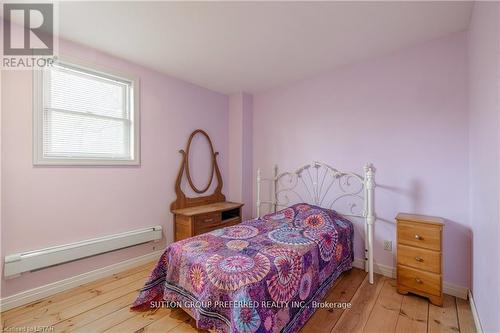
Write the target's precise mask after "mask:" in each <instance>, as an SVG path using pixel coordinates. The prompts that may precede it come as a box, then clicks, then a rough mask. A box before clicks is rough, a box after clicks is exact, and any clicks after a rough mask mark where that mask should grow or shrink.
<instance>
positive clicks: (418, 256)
mask: <svg viewBox="0 0 500 333" xmlns="http://www.w3.org/2000/svg"><path fill="white" fill-rule="evenodd" d="M397 257H398V264H400V265H405V266H410V267H413V268H417V269H423V270H425V271H429V272H432V273H436V274H441V253H440V252H435V251H431V250H425V249H421V248H417V247H411V246H407V245H398V256H397Z"/></svg>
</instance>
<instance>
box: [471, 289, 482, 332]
mask: <svg viewBox="0 0 500 333" xmlns="http://www.w3.org/2000/svg"><path fill="white" fill-rule="evenodd" d="M469 303H470V309H471V312H472V318H474V325H476V332H477V333H483V327H482V326H481V322H480V321H479V313H478V312H477V308H476V303H475V302H474V297H472V292H471V291H470V290H469Z"/></svg>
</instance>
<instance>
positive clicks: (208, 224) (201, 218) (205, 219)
mask: <svg viewBox="0 0 500 333" xmlns="http://www.w3.org/2000/svg"><path fill="white" fill-rule="evenodd" d="M220 224H221V215H220V213H210V214H202V215H196V216H195V217H194V226H195V229H196V230H198V229H206V228H212V227H217V226H220Z"/></svg>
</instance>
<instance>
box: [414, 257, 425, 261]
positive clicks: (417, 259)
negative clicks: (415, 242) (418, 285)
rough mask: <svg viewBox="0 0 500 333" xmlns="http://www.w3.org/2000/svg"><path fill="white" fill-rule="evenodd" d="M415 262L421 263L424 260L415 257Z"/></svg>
mask: <svg viewBox="0 0 500 333" xmlns="http://www.w3.org/2000/svg"><path fill="white" fill-rule="evenodd" d="M415 260H416V261H418V262H423V261H424V259H422V258H421V257H415Z"/></svg>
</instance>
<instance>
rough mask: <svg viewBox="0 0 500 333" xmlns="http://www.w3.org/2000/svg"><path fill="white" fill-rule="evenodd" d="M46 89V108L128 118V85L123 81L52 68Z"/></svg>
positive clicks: (62, 68)
mask: <svg viewBox="0 0 500 333" xmlns="http://www.w3.org/2000/svg"><path fill="white" fill-rule="evenodd" d="M45 87H46V88H48V91H47V94H46V105H45V107H46V108H53V109H62V110H71V111H75V112H90V113H93V114H98V115H103V116H109V117H117V118H128V115H127V113H126V109H127V105H125V104H126V102H125V101H126V98H125V97H126V88H127V85H125V84H124V83H122V82H118V81H112V80H108V79H106V78H99V77H97V76H94V75H90V74H87V73H84V72H77V71H74V70H71V69H66V68H64V67H53V68H52V69H50V70H49V71H48V73H47V74H46V82H45Z"/></svg>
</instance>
